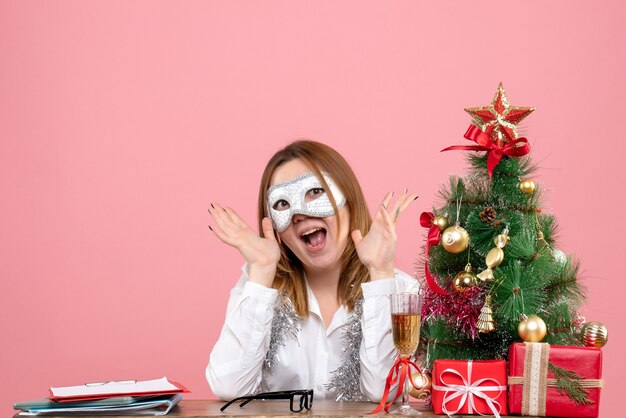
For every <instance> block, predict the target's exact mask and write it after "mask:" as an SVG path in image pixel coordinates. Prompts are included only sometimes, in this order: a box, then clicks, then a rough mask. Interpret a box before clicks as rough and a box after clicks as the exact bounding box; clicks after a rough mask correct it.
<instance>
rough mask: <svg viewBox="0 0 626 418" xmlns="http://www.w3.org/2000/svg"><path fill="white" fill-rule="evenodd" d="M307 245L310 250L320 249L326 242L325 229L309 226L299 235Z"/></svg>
mask: <svg viewBox="0 0 626 418" xmlns="http://www.w3.org/2000/svg"><path fill="white" fill-rule="evenodd" d="M300 238H301V239H302V241H304V243H305V244H306V246H307V247H309V248H310V249H312V250H318V249H321V248H322V247H323V246H324V244H325V243H326V230H325V229H324V228H311V229H309V230H308V231H305V232H303V233H302V235H300Z"/></svg>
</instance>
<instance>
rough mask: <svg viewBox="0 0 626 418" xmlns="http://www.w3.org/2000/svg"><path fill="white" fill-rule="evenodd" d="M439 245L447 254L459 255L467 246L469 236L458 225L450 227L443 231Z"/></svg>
mask: <svg viewBox="0 0 626 418" xmlns="http://www.w3.org/2000/svg"><path fill="white" fill-rule="evenodd" d="M441 245H442V246H443V248H444V249H445V250H446V251H447V252H449V253H453V254H457V253H460V252H462V251H465V249H466V248H467V246H468V245H469V234H468V233H467V231H466V230H465V229H464V228H462V227H460V226H458V225H454V226H451V227H449V228H447V229H446V230H445V231H443V234H442V235H441Z"/></svg>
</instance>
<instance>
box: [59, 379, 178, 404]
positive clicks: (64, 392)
mask: <svg viewBox="0 0 626 418" xmlns="http://www.w3.org/2000/svg"><path fill="white" fill-rule="evenodd" d="M182 392H189V391H188V390H187V389H186V388H185V387H183V386H182V385H180V384H179V383H176V382H170V381H169V380H167V377H163V378H161V379H154V380H144V381H136V380H127V381H110V382H99V383H87V384H85V385H81V386H66V387H59V388H50V399H51V400H54V401H60V402H69V401H76V400H87V399H102V398H110V397H117V396H147V395H159V394H174V393H182Z"/></svg>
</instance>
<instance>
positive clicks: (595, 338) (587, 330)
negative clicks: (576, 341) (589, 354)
mask: <svg viewBox="0 0 626 418" xmlns="http://www.w3.org/2000/svg"><path fill="white" fill-rule="evenodd" d="M580 338H581V339H582V342H583V344H585V347H598V348H600V347H604V345H605V344H606V342H607V340H608V339H609V331H608V330H607V329H606V326H605V325H604V324H603V323H601V322H597V321H591V322H587V323H586V324H585V325H583V329H582V330H581V333H580Z"/></svg>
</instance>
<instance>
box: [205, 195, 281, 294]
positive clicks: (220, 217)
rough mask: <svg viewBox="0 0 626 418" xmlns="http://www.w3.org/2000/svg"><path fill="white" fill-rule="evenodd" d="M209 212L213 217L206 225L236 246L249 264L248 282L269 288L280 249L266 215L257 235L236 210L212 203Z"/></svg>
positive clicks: (229, 243) (218, 235)
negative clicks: (261, 234)
mask: <svg viewBox="0 0 626 418" xmlns="http://www.w3.org/2000/svg"><path fill="white" fill-rule="evenodd" d="M209 213H210V214H211V216H212V217H213V219H214V220H215V225H214V226H212V227H211V226H209V228H210V229H211V230H212V231H213V232H214V233H215V235H216V236H217V237H218V238H219V239H220V240H221V241H222V242H224V243H226V244H228V245H230V246H231V247H234V248H236V249H237V250H238V251H239V252H240V253H241V255H242V256H243V258H244V259H245V260H246V263H248V267H249V269H250V270H249V272H250V281H253V282H257V283H259V284H262V285H264V286H267V287H270V286H271V285H272V281H273V280H274V275H275V274H276V265H277V264H278V260H279V259H280V248H279V246H278V242H277V241H276V237H275V236H274V231H273V229H272V222H271V221H270V219H269V218H263V220H262V222H261V224H262V226H263V237H260V236H259V235H258V234H257V233H256V232H255V231H254V230H253V229H252V228H251V227H250V226H249V225H248V224H246V223H245V222H244V221H243V219H241V218H240V217H239V215H237V213H236V212H235V211H234V210H232V209H230V208H223V207H222V206H220V205H219V204H217V203H212V204H211V208H209Z"/></svg>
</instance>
